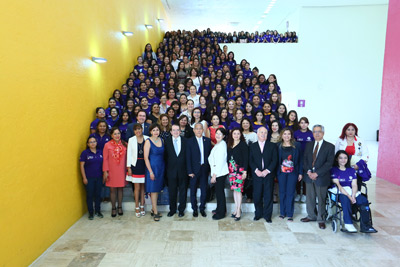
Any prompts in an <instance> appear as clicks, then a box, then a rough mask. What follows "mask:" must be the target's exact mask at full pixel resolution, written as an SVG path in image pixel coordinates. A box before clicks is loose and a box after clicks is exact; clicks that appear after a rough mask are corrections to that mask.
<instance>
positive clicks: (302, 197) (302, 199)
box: [300, 195, 307, 203]
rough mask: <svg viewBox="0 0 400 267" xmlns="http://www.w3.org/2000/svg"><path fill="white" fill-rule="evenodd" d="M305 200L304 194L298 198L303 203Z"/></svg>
mask: <svg viewBox="0 0 400 267" xmlns="http://www.w3.org/2000/svg"><path fill="white" fill-rule="evenodd" d="M306 200H307V197H306V195H302V196H301V198H300V201H301V202H303V203H305V202H306Z"/></svg>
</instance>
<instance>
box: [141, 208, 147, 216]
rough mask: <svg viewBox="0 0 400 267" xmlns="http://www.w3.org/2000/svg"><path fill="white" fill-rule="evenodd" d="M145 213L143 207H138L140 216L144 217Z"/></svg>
mask: <svg viewBox="0 0 400 267" xmlns="http://www.w3.org/2000/svg"><path fill="white" fill-rule="evenodd" d="M145 214H146V211H144V206H140V215H142V216H144V215H145Z"/></svg>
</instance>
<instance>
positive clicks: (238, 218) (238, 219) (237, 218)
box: [234, 216, 242, 222]
mask: <svg viewBox="0 0 400 267" xmlns="http://www.w3.org/2000/svg"><path fill="white" fill-rule="evenodd" d="M241 217H242V216H239V217H236V216H235V217H234V220H235V221H236V222H237V221H240V219H241Z"/></svg>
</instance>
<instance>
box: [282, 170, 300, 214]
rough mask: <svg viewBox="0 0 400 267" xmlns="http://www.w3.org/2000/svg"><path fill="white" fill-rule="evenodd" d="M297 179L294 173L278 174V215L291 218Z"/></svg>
mask: <svg viewBox="0 0 400 267" xmlns="http://www.w3.org/2000/svg"><path fill="white" fill-rule="evenodd" d="M297 177H298V175H296V174H295V173H294V172H290V173H284V172H281V173H279V174H278V183H279V202H280V203H279V204H280V215H282V216H288V217H293V213H294V195H295V192H296V184H297Z"/></svg>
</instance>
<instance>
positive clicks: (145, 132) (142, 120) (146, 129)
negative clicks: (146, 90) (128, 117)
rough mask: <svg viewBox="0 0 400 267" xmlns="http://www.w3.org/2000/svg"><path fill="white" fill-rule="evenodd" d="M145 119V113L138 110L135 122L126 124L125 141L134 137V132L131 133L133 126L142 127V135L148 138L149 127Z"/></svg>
mask: <svg viewBox="0 0 400 267" xmlns="http://www.w3.org/2000/svg"><path fill="white" fill-rule="evenodd" d="M146 118H147V113H146V111H144V110H139V112H138V113H137V115H136V122H132V123H129V124H128V128H127V130H126V137H125V139H126V140H125V141H126V142H127V141H128V140H129V138H131V137H132V136H134V135H135V133H134V131H133V126H134V125H135V124H140V125H142V129H143V135H146V136H150V133H149V127H150V124H148V123H147V122H146Z"/></svg>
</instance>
